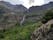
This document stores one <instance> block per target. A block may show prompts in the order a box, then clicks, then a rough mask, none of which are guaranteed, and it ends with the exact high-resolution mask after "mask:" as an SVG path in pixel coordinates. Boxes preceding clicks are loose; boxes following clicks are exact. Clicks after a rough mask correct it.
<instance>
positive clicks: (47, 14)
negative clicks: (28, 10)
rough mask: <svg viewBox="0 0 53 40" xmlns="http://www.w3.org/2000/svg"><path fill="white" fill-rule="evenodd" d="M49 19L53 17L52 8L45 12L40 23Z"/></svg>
mask: <svg viewBox="0 0 53 40" xmlns="http://www.w3.org/2000/svg"><path fill="white" fill-rule="evenodd" d="M51 19H53V10H49V11H48V12H47V13H45V16H44V17H43V20H42V23H46V22H47V21H49V20H51Z"/></svg>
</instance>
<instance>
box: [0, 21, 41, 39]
mask: <svg viewBox="0 0 53 40" xmlns="http://www.w3.org/2000/svg"><path fill="white" fill-rule="evenodd" d="M40 25H41V22H38V23H31V24H26V25H24V26H21V27H20V26H18V25H16V26H15V27H14V28H11V29H8V30H6V31H2V32H0V40H30V35H31V33H32V32H33V30H34V29H35V28H36V29H37V28H38V26H40Z"/></svg>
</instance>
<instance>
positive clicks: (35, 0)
mask: <svg viewBox="0 0 53 40" xmlns="http://www.w3.org/2000/svg"><path fill="white" fill-rule="evenodd" d="M5 1H8V2H10V3H12V4H22V5H24V6H25V7H27V8H29V7H31V6H36V5H42V4H45V3H48V2H49V1H53V0H5Z"/></svg>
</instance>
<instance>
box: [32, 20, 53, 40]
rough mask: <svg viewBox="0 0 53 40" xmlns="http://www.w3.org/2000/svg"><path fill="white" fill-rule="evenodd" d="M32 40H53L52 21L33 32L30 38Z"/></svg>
mask: <svg viewBox="0 0 53 40" xmlns="http://www.w3.org/2000/svg"><path fill="white" fill-rule="evenodd" d="M31 39H32V40H53V19H52V20H50V21H48V22H47V23H46V24H43V25H42V26H41V27H40V28H38V29H37V30H35V31H34V32H33V33H32V36H31Z"/></svg>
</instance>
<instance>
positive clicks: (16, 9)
mask: <svg viewBox="0 0 53 40" xmlns="http://www.w3.org/2000/svg"><path fill="white" fill-rule="evenodd" d="M0 6H4V7H6V8H8V9H10V10H11V11H14V12H24V11H26V10H27V8H25V7H24V6H23V5H12V4H10V3H8V2H4V1H0Z"/></svg>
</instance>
